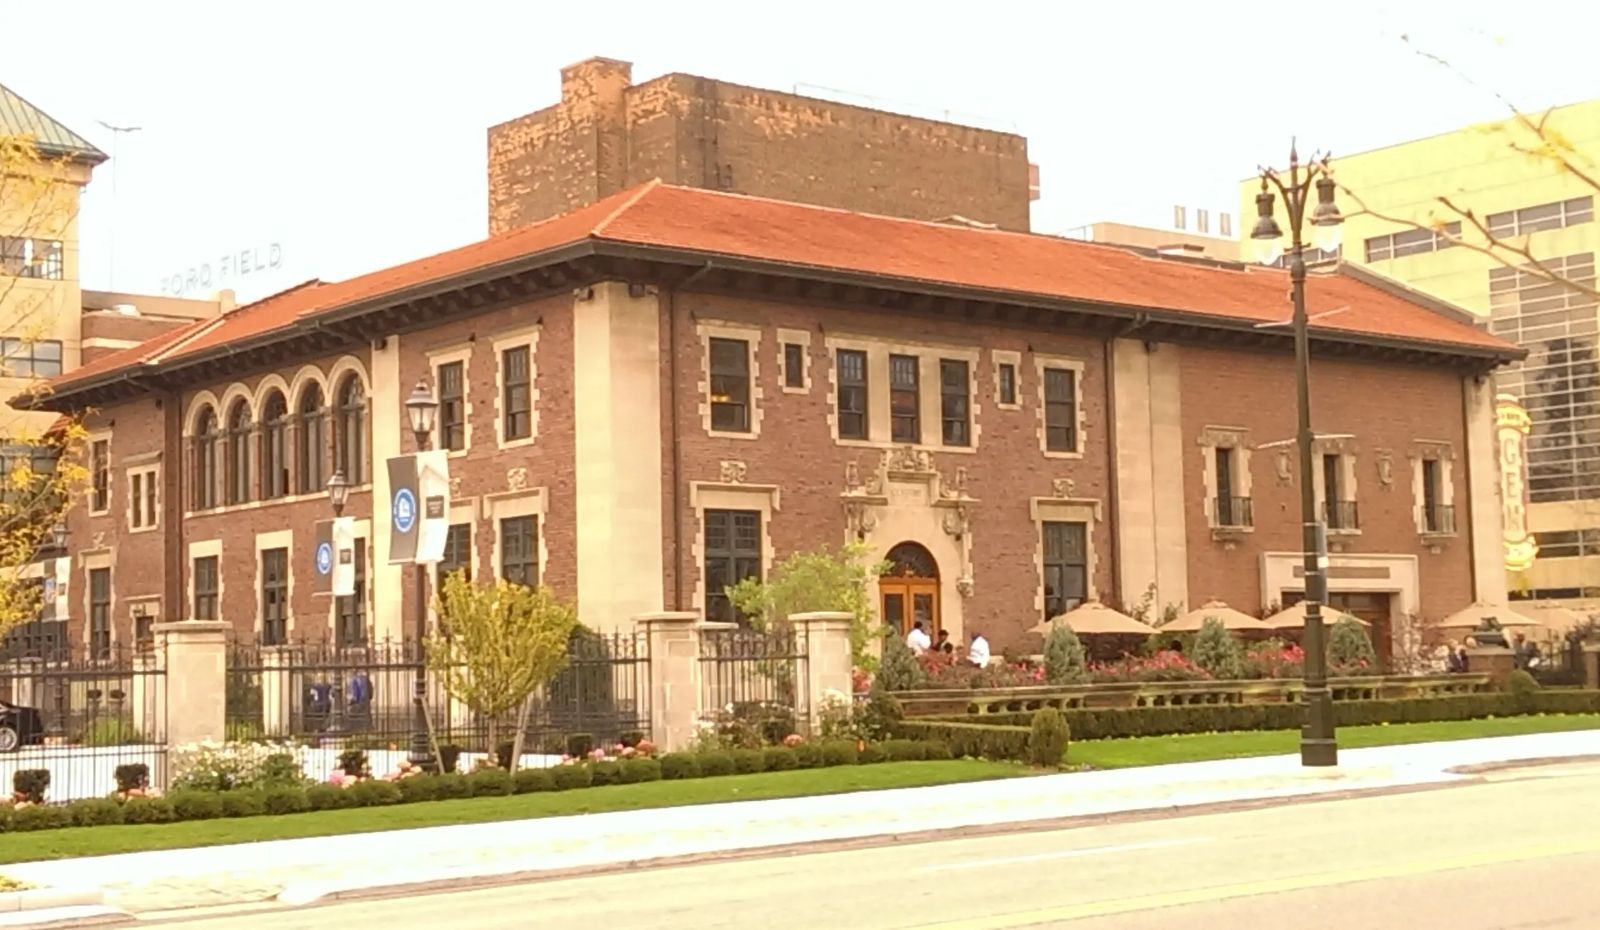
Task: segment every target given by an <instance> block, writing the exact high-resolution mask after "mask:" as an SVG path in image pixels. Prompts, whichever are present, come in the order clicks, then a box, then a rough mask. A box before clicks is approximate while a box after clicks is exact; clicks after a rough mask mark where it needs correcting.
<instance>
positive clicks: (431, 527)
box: [416, 449, 450, 565]
mask: <svg viewBox="0 0 1600 930" xmlns="http://www.w3.org/2000/svg"><path fill="white" fill-rule="evenodd" d="M417 496H418V497H419V498H421V502H420V507H419V509H420V511H421V514H420V516H421V517H422V519H421V521H420V522H421V526H420V527H419V528H418V531H417V558H416V561H417V564H419V565H433V564H436V563H438V562H440V561H442V560H443V559H444V545H445V542H446V541H447V540H448V539H449V537H450V453H448V452H446V451H444V450H443V449H434V450H432V451H430V452H420V453H418V454H417Z"/></svg>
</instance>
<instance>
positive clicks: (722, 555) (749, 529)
mask: <svg viewBox="0 0 1600 930" xmlns="http://www.w3.org/2000/svg"><path fill="white" fill-rule="evenodd" d="M705 539H706V547H705V573H706V619H707V620H714V621H720V622H732V621H743V620H744V617H743V616H741V615H740V614H739V612H738V611H737V610H736V609H735V608H734V606H733V602H732V601H730V600H729V599H728V589H729V588H731V587H733V586H734V585H736V584H738V583H739V582H741V581H743V580H744V579H746V578H760V577H761V512H760V511H759V510H707V511H706V512H705Z"/></svg>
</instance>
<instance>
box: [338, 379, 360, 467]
mask: <svg viewBox="0 0 1600 930" xmlns="http://www.w3.org/2000/svg"><path fill="white" fill-rule="evenodd" d="M338 401H339V428H338V429H337V430H336V431H335V432H336V433H337V435H336V436H335V437H334V438H335V440H336V444H337V446H338V457H337V461H338V464H339V468H340V469H341V470H343V471H344V480H345V481H347V482H349V484H350V486H351V487H355V486H357V485H362V484H366V483H367V391H366V388H364V387H362V385H361V379H360V378H358V377H356V376H355V375H347V376H346V377H345V379H344V382H343V383H342V384H341V385H340V387H339V394H338Z"/></svg>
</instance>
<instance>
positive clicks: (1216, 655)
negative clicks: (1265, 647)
mask: <svg viewBox="0 0 1600 930" xmlns="http://www.w3.org/2000/svg"><path fill="white" fill-rule="evenodd" d="M1190 655H1191V657H1192V658H1193V659H1194V664H1196V665H1198V666H1200V667H1201V668H1203V669H1205V670H1206V672H1207V673H1208V674H1210V675H1211V677H1212V678H1216V679H1218V680H1220V681H1233V680H1236V679H1239V678H1243V677H1244V648H1243V647H1242V646H1240V645H1239V641H1238V640H1237V639H1234V638H1233V634H1232V633H1230V632H1228V629H1227V627H1225V626H1223V625H1222V621H1221V620H1217V619H1215V618H1213V617H1207V618H1206V621H1205V623H1204V624H1202V625H1201V627H1200V634H1199V635H1198V636H1196V637H1195V638H1194V651H1193V652H1192V653H1190Z"/></svg>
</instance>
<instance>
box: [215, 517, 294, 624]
mask: <svg viewBox="0 0 1600 930" xmlns="http://www.w3.org/2000/svg"><path fill="white" fill-rule="evenodd" d="M271 549H283V550H285V552H286V553H287V556H288V558H287V565H288V569H289V571H288V577H287V579H285V589H284V590H285V592H286V598H287V602H288V606H287V608H286V610H285V612H284V624H283V639H284V643H285V644H287V643H288V642H289V641H290V640H292V639H293V637H294V632H295V615H294V614H295V612H294V589H295V583H294V582H295V554H294V530H272V531H270V532H266V533H257V534H256V538H255V552H254V555H255V558H254V560H253V567H252V569H251V572H252V575H253V577H252V579H251V584H250V590H251V591H252V592H254V594H255V602H256V610H255V626H254V630H255V633H256V635H257V636H263V637H264V636H265V633H266V630H265V627H264V623H265V621H266V612H267V607H266V604H265V603H264V601H263V599H262V598H263V592H264V591H265V588H264V583H265V581H266V578H265V577H264V576H263V574H262V570H263V560H262V558H261V554H262V553H263V552H267V551H268V550H271ZM217 561H218V563H219V567H220V566H221V565H222V564H224V563H222V560H221V559H218V560H217ZM219 577H220V572H219ZM218 587H219V592H220V587H221V584H220V581H219V584H218ZM218 605H219V612H222V609H221V606H220V605H221V594H220V593H219V594H218Z"/></svg>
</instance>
